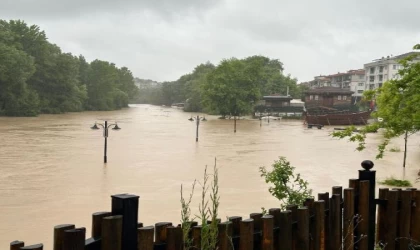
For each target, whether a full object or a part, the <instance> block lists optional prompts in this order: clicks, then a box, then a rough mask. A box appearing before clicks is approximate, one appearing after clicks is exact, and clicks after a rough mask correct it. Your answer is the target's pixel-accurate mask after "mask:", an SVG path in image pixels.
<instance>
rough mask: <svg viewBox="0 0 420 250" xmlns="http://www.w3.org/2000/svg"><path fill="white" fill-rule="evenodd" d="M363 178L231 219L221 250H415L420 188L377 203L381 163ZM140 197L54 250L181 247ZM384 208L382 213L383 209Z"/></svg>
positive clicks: (115, 201)
mask: <svg viewBox="0 0 420 250" xmlns="http://www.w3.org/2000/svg"><path fill="white" fill-rule="evenodd" d="M362 166H363V168H364V170H359V178H358V179H350V180H349V186H348V188H344V189H343V188H342V187H339V186H336V187H332V190H331V195H330V193H329V192H326V193H320V194H318V197H317V198H318V199H317V200H316V201H315V200H314V199H307V200H306V201H305V203H304V204H302V205H303V206H301V207H298V206H297V205H293V206H288V207H287V210H286V211H281V210H280V209H279V208H272V209H269V210H268V213H267V214H262V213H251V214H250V216H249V218H246V219H243V218H242V217H238V216H234V217H230V218H229V219H228V221H226V222H219V224H218V238H217V249H219V250H233V249H235V250H236V249H240V250H252V249H264V250H277V249H284V250H350V249H351V250H353V249H360V250H373V249H375V247H381V248H382V249H386V250H394V249H397V250H403V249H404V250H405V249H410V248H411V247H414V246H416V245H417V242H420V206H419V205H418V204H420V190H416V189H406V190H401V189H392V190H390V189H387V188H383V189H379V198H378V199H375V171H372V170H371V168H372V167H373V163H372V162H371V161H364V162H363V163H362ZM138 201H139V197H138V196H136V195H128V194H121V195H114V196H112V208H111V212H98V213H94V214H93V215H92V231H91V232H90V238H88V239H86V233H87V232H86V230H85V228H83V227H76V226H75V225H68V224H66V225H58V226H56V227H55V228H54V248H53V249H54V250H181V249H185V248H184V242H183V231H182V228H181V226H180V225H173V224H172V223H170V222H159V223H156V224H155V225H154V226H144V225H143V223H139V222H138V218H137V216H138V204H139V203H138ZM377 206H378V216H376V208H377ZM201 231H202V230H201V226H200V225H197V223H196V222H193V223H192V228H191V231H190V234H189V237H190V238H191V239H192V245H193V247H192V248H190V250H193V249H201ZM10 249H11V250H18V249H34V250H40V249H43V245H42V244H38V245H31V246H26V247H24V243H23V242H21V241H14V242H12V243H11V244H10Z"/></svg>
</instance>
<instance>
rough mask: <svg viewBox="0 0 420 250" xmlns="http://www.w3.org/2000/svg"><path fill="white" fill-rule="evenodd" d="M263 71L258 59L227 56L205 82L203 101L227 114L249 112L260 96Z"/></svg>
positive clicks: (216, 110) (234, 114) (214, 109)
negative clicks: (228, 57) (254, 61)
mask: <svg viewBox="0 0 420 250" xmlns="http://www.w3.org/2000/svg"><path fill="white" fill-rule="evenodd" d="M260 75H261V65H259V64H257V63H250V64H246V63H244V62H243V61H241V60H238V59H236V58H233V59H229V60H223V61H222V62H221V63H220V65H218V66H217V67H216V68H215V69H214V70H213V71H212V72H210V73H209V74H208V76H207V80H206V81H205V82H204V84H203V86H202V91H203V92H202V94H203V102H204V104H205V105H206V106H207V107H208V108H209V109H210V110H212V111H214V112H217V113H219V114H220V115H222V116H223V117H226V116H227V115H229V116H235V117H236V116H240V115H244V114H248V113H250V112H251V110H252V104H253V103H254V102H256V101H257V100H258V98H259V97H260V89H259V86H258V82H257V79H259V76H260Z"/></svg>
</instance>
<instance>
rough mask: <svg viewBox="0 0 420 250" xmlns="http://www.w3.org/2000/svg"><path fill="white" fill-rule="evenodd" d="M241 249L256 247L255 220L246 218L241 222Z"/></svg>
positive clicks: (250, 249)
mask: <svg viewBox="0 0 420 250" xmlns="http://www.w3.org/2000/svg"><path fill="white" fill-rule="evenodd" d="M239 225H240V229H239V231H240V232H239V234H240V236H239V250H252V249H254V220H253V219H246V220H243V221H241V222H240V223H239Z"/></svg>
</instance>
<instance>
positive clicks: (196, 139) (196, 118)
mask: <svg viewBox="0 0 420 250" xmlns="http://www.w3.org/2000/svg"><path fill="white" fill-rule="evenodd" d="M188 120H189V121H195V122H196V125H197V129H196V131H195V141H196V142H198V126H199V125H200V120H201V121H203V122H205V121H207V119H206V117H205V116H204V117H200V116H198V115H197V117H192V116H191V118H190V119H188Z"/></svg>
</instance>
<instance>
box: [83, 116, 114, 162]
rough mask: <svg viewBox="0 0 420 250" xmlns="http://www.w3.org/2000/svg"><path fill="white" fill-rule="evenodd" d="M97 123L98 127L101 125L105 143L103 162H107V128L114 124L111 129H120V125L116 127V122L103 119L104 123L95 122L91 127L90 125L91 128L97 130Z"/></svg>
mask: <svg viewBox="0 0 420 250" xmlns="http://www.w3.org/2000/svg"><path fill="white" fill-rule="evenodd" d="M98 125H99V126H100V127H102V129H103V136H104V138H105V144H104V163H107V155H106V151H107V139H108V129H109V128H110V127H111V126H114V127H113V128H112V130H120V129H121V128H120V127H118V124H117V123H112V124H108V121H105V123H104V124H101V123H97V122H95V124H94V125H93V126H92V127H90V128H91V129H93V130H98V129H100V128H99V127H98Z"/></svg>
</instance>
